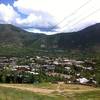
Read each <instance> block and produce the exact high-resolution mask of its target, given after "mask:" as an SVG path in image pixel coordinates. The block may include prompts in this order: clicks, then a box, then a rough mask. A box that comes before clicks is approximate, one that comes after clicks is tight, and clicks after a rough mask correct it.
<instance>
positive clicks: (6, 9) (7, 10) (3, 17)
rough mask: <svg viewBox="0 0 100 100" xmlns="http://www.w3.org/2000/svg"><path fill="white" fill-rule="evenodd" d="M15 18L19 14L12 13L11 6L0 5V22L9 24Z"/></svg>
mask: <svg viewBox="0 0 100 100" xmlns="http://www.w3.org/2000/svg"><path fill="white" fill-rule="evenodd" d="M16 17H19V14H18V13H17V12H16V11H14V9H13V7H12V6H10V5H4V4H0V21H1V22H2V23H7V24H11V23H13V22H14V20H15V18H16Z"/></svg>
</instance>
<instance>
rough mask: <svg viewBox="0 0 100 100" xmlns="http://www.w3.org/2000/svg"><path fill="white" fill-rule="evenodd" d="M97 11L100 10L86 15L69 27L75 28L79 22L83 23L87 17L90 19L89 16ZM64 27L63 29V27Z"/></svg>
mask: <svg viewBox="0 0 100 100" xmlns="http://www.w3.org/2000/svg"><path fill="white" fill-rule="evenodd" d="M98 11H100V8H98V9H96V10H95V11H93V12H92V13H90V14H89V15H87V16H85V17H83V18H81V19H80V20H78V21H77V22H76V23H74V24H73V25H71V27H74V26H76V25H77V24H78V23H79V22H80V21H83V20H85V19H87V18H88V17H90V16H91V15H93V14H95V13H97V12H98ZM64 27H65V26H64ZM64 27H63V28H64Z"/></svg>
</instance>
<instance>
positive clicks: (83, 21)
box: [0, 0, 100, 34]
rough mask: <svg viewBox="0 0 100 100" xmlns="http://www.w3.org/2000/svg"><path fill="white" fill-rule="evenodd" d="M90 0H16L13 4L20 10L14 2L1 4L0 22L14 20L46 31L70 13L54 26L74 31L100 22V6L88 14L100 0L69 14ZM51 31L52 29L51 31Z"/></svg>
mask: <svg viewBox="0 0 100 100" xmlns="http://www.w3.org/2000/svg"><path fill="white" fill-rule="evenodd" d="M87 1H88V0H17V1H15V2H14V4H13V7H14V8H16V9H17V10H18V11H16V10H15V9H14V8H13V7H12V6H11V5H4V4H0V22H1V23H11V24H14V25H16V26H20V27H22V28H24V29H25V30H29V31H33V32H36V31H38V32H41V31H42V32H44V30H45V31H46V32H47V31H49V29H48V28H49V27H52V26H54V25H56V24H57V23H59V22H60V21H61V20H62V19H63V18H64V17H65V16H68V17H66V20H64V21H63V22H62V23H61V24H59V28H58V30H57V29H55V31H57V32H60V31H67V32H68V31H75V30H79V29H82V28H84V27H86V26H89V25H91V24H94V23H96V22H100V12H99V10H98V12H96V13H94V14H92V15H90V16H88V17H87V18H85V17H86V16H87V15H89V14H90V13H92V12H93V11H95V10H96V9H98V8H100V7H99V4H100V0H90V2H89V4H87V5H86V6H84V7H83V8H81V9H80V10H78V12H76V13H74V14H73V15H71V16H69V15H70V14H71V13H72V12H73V11H75V10H76V9H77V8H79V7H80V6H81V5H83V4H84V3H86V2H87ZM19 12H20V13H19ZM22 14H24V15H26V18H23V17H22ZM78 21H79V22H78ZM77 22H78V23H77ZM75 23H76V24H75ZM52 33H53V32H52ZM48 34H50V33H49V32H48Z"/></svg>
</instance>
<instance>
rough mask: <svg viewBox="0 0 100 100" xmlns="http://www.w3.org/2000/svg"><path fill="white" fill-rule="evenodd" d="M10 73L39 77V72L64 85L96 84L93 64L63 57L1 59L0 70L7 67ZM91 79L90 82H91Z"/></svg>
mask: <svg viewBox="0 0 100 100" xmlns="http://www.w3.org/2000/svg"><path fill="white" fill-rule="evenodd" d="M9 66H10V68H11V69H12V72H17V73H18V75H19V73H20V74H21V73H23V72H25V73H26V74H32V75H37V76H38V75H39V74H40V73H41V72H42V73H44V75H47V76H50V77H54V78H56V77H59V78H60V79H62V80H63V81H65V82H66V83H79V84H88V83H89V82H91V83H94V84H96V83H97V82H96V81H95V77H94V76H95V73H94V71H95V63H94V62H92V61H91V62H90V61H89V62H88V60H85V61H80V60H75V59H68V58H65V57H47V56H43V57H42V56H41V57H40V56H35V57H24V58H23V57H21V58H19V57H11V58H7V57H1V58H0V68H5V67H8V69H9ZM91 79H92V80H91Z"/></svg>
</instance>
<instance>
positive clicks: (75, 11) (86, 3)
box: [51, 0, 92, 29]
mask: <svg viewBox="0 0 100 100" xmlns="http://www.w3.org/2000/svg"><path fill="white" fill-rule="evenodd" d="M90 1H92V0H88V1H87V2H85V3H84V4H83V5H81V6H80V7H79V8H77V9H75V10H74V11H73V12H72V13H71V14H70V15H68V16H66V17H64V18H63V19H62V20H61V21H60V22H58V23H57V24H56V25H54V26H52V27H51V29H54V28H55V27H57V26H58V25H59V24H61V23H62V22H63V21H64V20H66V19H67V18H69V17H70V16H73V15H74V14H76V13H77V12H78V11H79V10H80V9H82V8H83V7H84V6H86V5H88V4H89V3H90Z"/></svg>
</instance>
